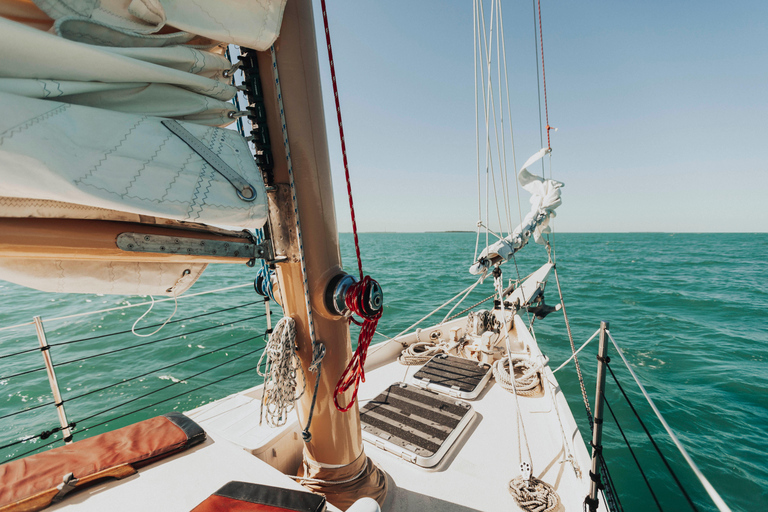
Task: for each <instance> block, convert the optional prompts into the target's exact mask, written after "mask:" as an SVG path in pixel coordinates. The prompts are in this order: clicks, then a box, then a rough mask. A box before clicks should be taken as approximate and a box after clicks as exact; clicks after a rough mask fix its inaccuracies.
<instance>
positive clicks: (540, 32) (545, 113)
mask: <svg viewBox="0 0 768 512" xmlns="http://www.w3.org/2000/svg"><path fill="white" fill-rule="evenodd" d="M537 3H538V6H539V42H540V43H541V77H542V81H543V82H544V119H545V120H546V122H547V148H551V147H552V145H551V144H550V143H549V130H551V129H552V127H551V126H549V108H548V107H547V74H546V73H545V72H544V34H543V33H542V29H541V0H538V1H537ZM335 86H336V84H335V83H334V87H335Z"/></svg>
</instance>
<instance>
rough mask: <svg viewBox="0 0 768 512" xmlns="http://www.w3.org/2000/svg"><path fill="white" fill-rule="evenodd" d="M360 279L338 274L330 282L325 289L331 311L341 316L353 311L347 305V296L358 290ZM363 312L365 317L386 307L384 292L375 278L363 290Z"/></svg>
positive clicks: (326, 299)
mask: <svg viewBox="0 0 768 512" xmlns="http://www.w3.org/2000/svg"><path fill="white" fill-rule="evenodd" d="M358 282H359V281H358V280H357V279H356V278H355V277H354V276H351V275H349V274H344V273H342V274H338V275H337V276H335V277H334V278H333V279H331V281H330V282H329V283H328V287H327V288H326V290H325V307H326V308H328V310H329V311H331V312H332V313H335V314H337V315H340V316H345V317H348V316H350V315H352V311H351V310H350V309H349V307H347V297H348V296H349V294H350V293H354V292H355V291H357V292H358V293H359V290H356V288H357V287H355V285H356V284H358ZM359 305H360V307H361V310H362V311H361V312H362V313H363V315H364V316H365V317H373V316H375V315H376V314H377V313H378V312H379V311H381V309H382V308H383V307H384V292H383V291H382V289H381V286H379V283H377V282H376V281H374V280H368V282H367V284H366V286H365V289H364V290H363V291H362V300H361V301H360V302H359Z"/></svg>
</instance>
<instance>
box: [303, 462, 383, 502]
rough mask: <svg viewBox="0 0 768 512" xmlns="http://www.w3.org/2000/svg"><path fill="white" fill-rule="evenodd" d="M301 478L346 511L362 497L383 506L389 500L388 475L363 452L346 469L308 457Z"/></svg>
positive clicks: (311, 489) (306, 484)
mask: <svg viewBox="0 0 768 512" xmlns="http://www.w3.org/2000/svg"><path fill="white" fill-rule="evenodd" d="M299 476H300V477H302V478H304V479H306V480H303V481H301V484H302V485H303V486H304V487H306V488H307V489H309V490H310V491H312V492H316V493H320V494H322V495H324V496H325V498H326V499H327V500H328V502H330V503H332V504H333V505H334V506H336V507H339V508H340V509H341V510H346V509H348V508H349V507H351V506H352V504H353V503H354V502H356V501H357V500H359V499H360V498H366V497H367V498H373V499H374V500H376V501H377V502H378V503H379V505H380V506H383V505H384V499H385V498H386V497H387V475H386V473H384V471H383V470H382V469H381V468H379V467H378V466H376V465H375V464H374V463H373V461H372V460H371V459H370V458H369V457H368V456H367V455H366V454H365V452H362V453H361V454H360V456H359V457H358V458H357V459H355V460H354V461H353V462H352V463H350V464H347V465H346V466H340V467H339V466H327V465H324V464H321V463H319V462H316V461H313V460H311V459H309V458H308V457H307V454H306V453H305V454H304V462H303V463H302V468H301V469H300V470H299Z"/></svg>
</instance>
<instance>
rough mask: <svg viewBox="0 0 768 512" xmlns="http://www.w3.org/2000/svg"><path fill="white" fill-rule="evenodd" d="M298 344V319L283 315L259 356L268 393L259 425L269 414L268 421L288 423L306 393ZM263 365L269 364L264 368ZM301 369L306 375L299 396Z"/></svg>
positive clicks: (262, 406)
mask: <svg viewBox="0 0 768 512" xmlns="http://www.w3.org/2000/svg"><path fill="white" fill-rule="evenodd" d="M295 347H296V322H294V320H293V318H290V317H283V318H282V319H280V321H279V322H278V323H277V325H276V326H275V330H274V331H273V332H272V334H271V335H270V337H269V341H267V346H266V348H265V350H264V352H263V353H262V354H261V358H259V367H258V369H257V371H258V372H259V375H261V376H262V377H264V396H263V397H262V399H261V418H260V419H259V424H261V422H262V420H263V419H264V418H265V417H266V419H267V424H269V425H270V426H272V427H280V426H282V425H285V422H286V421H287V419H288V414H289V413H290V412H291V411H292V410H293V407H294V405H295V402H296V400H298V399H299V398H300V397H301V396H302V395H303V394H304V391H305V389H306V377H305V376H304V369H303V368H302V367H301V361H299V357H298V356H297V355H296V349H295ZM265 359H266V363H265ZM262 364H264V365H265V366H264V370H263V371H262ZM299 372H301V375H302V379H301V381H302V383H303V385H302V388H301V391H300V392H299V394H298V396H297V395H296V388H297V387H298V385H297V382H296V376H297V374H298V373H299Z"/></svg>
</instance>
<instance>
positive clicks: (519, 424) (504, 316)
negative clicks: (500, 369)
mask: <svg viewBox="0 0 768 512" xmlns="http://www.w3.org/2000/svg"><path fill="white" fill-rule="evenodd" d="M494 285H495V286H496V290H497V293H498V294H499V304H500V305H501V319H502V323H503V327H504V339H505V342H506V345H507V358H508V359H509V368H510V371H512V368H514V367H515V365H514V363H513V362H512V342H511V341H510V339H509V328H508V326H507V313H506V311H505V310H504V298H503V296H502V292H503V290H502V282H501V278H500V277H496V278H494ZM513 313H514V310H513ZM513 321H514V316H513ZM511 387H512V393H513V394H514V395H515V417H516V419H517V425H516V427H517V451H518V454H519V460H520V463H521V464H522V463H523V462H524V461H523V447H522V444H521V441H520V433H521V432H522V434H523V438H524V439H525V448H526V450H527V451H528V463H529V465H530V466H531V467H533V457H532V456H531V447H530V445H529V444H528V434H526V432H525V423H524V422H523V416H522V414H520V398H519V397H518V396H517V387H516V386H515V381H514V378H512V381H511Z"/></svg>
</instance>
